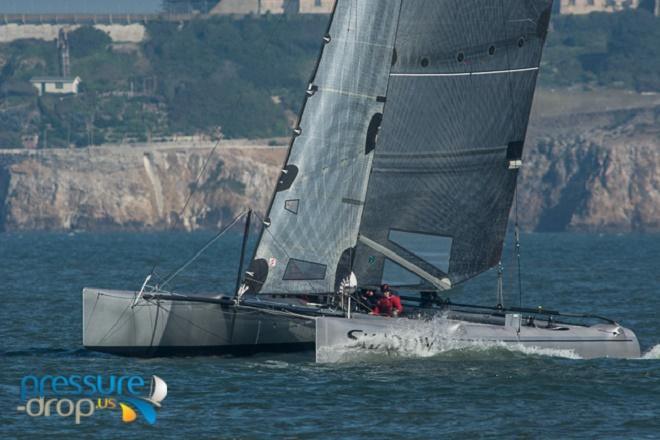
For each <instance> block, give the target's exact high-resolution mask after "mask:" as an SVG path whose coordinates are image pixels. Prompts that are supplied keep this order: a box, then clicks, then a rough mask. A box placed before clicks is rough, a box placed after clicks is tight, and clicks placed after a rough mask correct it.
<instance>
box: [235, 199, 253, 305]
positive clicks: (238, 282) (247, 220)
mask: <svg viewBox="0 0 660 440" xmlns="http://www.w3.org/2000/svg"><path fill="white" fill-rule="evenodd" d="M251 220H252V208H250V209H248V212H247V215H246V216H245V228H244V229H243V242H242V243H241V257H240V258H239V260H238V274H237V275H236V289H234V297H236V296H237V295H238V289H240V288H241V281H243V259H244V258H245V248H246V247H247V242H248V239H249V236H250V221H251Z"/></svg>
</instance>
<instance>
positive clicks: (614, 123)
mask: <svg viewBox="0 0 660 440" xmlns="http://www.w3.org/2000/svg"><path fill="white" fill-rule="evenodd" d="M538 98H539V99H537V101H536V103H535V109H534V113H533V118H532V123H531V126H530V130H529V133H528V136H527V147H526V152H525V156H524V159H525V163H524V168H523V171H522V175H521V179H520V186H519V187H520V204H519V216H520V222H521V224H522V225H523V227H524V228H525V229H527V230H537V231H564V230H573V231H617V232H629V231H660V96H658V95H647V96H639V95H629V94H628V95H627V94H614V95H612V96H609V97H608V96H602V95H598V94H580V93H577V95H576V96H573V97H568V96H565V95H561V94H560V96H553V95H552V94H548V93H545V94H541V95H540V96H539V97H538ZM557 98H561V100H559V101H558V100H557Z"/></svg>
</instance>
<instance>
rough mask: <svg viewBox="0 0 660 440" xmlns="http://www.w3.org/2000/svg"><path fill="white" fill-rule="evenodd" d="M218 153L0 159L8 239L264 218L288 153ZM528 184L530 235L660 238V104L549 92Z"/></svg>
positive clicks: (0, 225) (151, 151)
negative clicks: (251, 215)
mask: <svg viewBox="0 0 660 440" xmlns="http://www.w3.org/2000/svg"><path fill="white" fill-rule="evenodd" d="M212 147H213V145H212V144H209V143H207V144H204V145H200V144H192V143H188V144H185V143H182V144H177V145H176V147H172V146H171V145H168V144H163V145H155V146H153V145H152V146H149V147H146V146H143V147H136V146H132V147H129V146H113V147H111V146H108V147H103V148H89V149H79V150H47V151H43V150H37V151H34V150H32V151H28V150H4V151H5V152H4V153H2V152H1V151H2V150H0V230H71V229H87V230H118V229H122V230H124V229H129V230H154V229H155V230H163V229H188V230H194V229H198V228H216V227H218V226H220V225H223V224H226V223H228V222H229V221H230V220H231V219H232V218H233V217H234V216H236V215H237V214H239V213H240V212H241V211H243V210H244V209H245V208H246V207H248V206H251V207H253V208H254V209H256V210H257V212H260V213H263V212H264V211H265V210H266V208H267V205H268V202H269V200H270V196H271V194H272V189H273V187H274V184H275V179H276V178H277V176H278V175H279V172H280V167H281V166H282V163H283V161H284V157H285V155H286V149H285V148H282V147H268V146H259V145H255V144H254V143H237V142H223V143H222V144H221V147H219V148H218V149H217V150H215V151H214V152H213V154H211V155H210V160H209V163H208V165H207V167H206V169H203V168H204V163H205V161H206V158H207V157H209V154H210V152H211V150H212ZM198 176H200V177H199V181H198V182H197V183H195V182H196V181H197V178H198ZM519 183H520V185H519V188H520V192H519V197H518V198H519V205H518V213H519V221H520V224H521V225H522V227H523V228H524V229H526V230H536V231H565V230H573V231H623V232H625V231H660V96H646V97H642V96H640V95H635V96H633V95H616V96H613V97H610V98H607V99H605V98H603V93H600V92H599V93H595V94H591V95H589V94H587V96H573V94H570V96H569V95H568V94H563V95H560V96H557V95H556V94H552V93H550V92H543V93H540V94H539V96H537V99H536V101H535V108H534V112H533V117H532V122H531V125H530V129H529V133H528V136H527V144H526V149H525V153H524V165H523V169H522V172H521V176H520V182H519ZM193 188H195V190H194V191H192V190H193ZM191 194H192V195H191ZM188 198H190V200H189V201H188V203H187V204H186V201H187V199H188ZM184 207H185V209H184Z"/></svg>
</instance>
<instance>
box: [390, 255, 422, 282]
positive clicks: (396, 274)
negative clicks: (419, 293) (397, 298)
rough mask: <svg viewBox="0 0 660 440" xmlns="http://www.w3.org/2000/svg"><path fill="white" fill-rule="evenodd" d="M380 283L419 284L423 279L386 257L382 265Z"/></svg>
mask: <svg viewBox="0 0 660 440" xmlns="http://www.w3.org/2000/svg"><path fill="white" fill-rule="evenodd" d="M382 283H383V284H389V285H390V286H419V285H421V284H423V283H424V281H423V280H422V279H421V278H420V277H418V276H417V275H415V274H414V273H412V272H410V271H409V270H407V269H404V268H403V267H401V266H399V265H398V264H396V263H395V262H393V261H391V260H387V259H386V260H385V264H384V265H383V278H382Z"/></svg>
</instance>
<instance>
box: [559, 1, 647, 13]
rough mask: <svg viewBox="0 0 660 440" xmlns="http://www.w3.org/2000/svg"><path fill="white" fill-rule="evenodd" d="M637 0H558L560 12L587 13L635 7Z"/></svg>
mask: <svg viewBox="0 0 660 440" xmlns="http://www.w3.org/2000/svg"><path fill="white" fill-rule="evenodd" d="M638 6H639V0H560V3H559V13H560V14H589V13H591V12H617V11H623V10H625V9H636V8H637V7H638Z"/></svg>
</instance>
